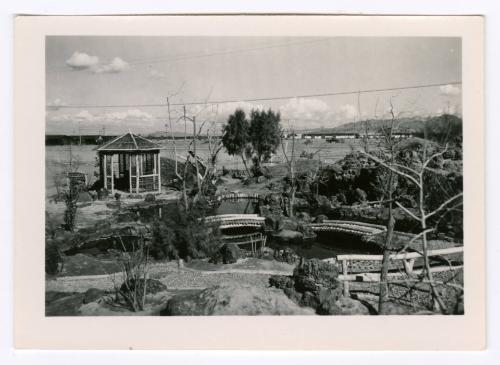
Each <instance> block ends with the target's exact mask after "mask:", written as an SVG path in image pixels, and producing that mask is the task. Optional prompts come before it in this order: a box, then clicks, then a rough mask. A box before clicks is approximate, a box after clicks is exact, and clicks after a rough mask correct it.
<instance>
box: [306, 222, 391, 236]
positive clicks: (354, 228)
mask: <svg viewBox="0 0 500 365" xmlns="http://www.w3.org/2000/svg"><path fill="white" fill-rule="evenodd" d="M309 227H310V228H311V229H312V230H313V231H314V232H338V233H348V234H352V235H356V236H365V235H374V234H378V233H382V232H385V230H386V227H384V226H382V225H379V224H371V223H363V222H356V221H341V220H324V221H323V222H322V223H311V224H309Z"/></svg>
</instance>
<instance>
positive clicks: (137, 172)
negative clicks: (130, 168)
mask: <svg viewBox="0 0 500 365" xmlns="http://www.w3.org/2000/svg"><path fill="white" fill-rule="evenodd" d="M135 192H136V193H137V194H139V155H138V154H136V155H135Z"/></svg>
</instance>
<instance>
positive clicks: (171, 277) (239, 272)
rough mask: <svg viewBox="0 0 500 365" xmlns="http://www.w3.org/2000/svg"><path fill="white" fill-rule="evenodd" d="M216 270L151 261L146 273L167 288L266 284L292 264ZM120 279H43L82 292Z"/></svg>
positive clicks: (49, 284)
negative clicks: (226, 284)
mask: <svg viewBox="0 0 500 365" xmlns="http://www.w3.org/2000/svg"><path fill="white" fill-rule="evenodd" d="M225 266H226V267H227V268H222V269H218V270H196V269H192V268H179V267H178V266H177V264H176V263H173V262H168V263H161V264H155V265H152V267H151V268H150V271H149V277H150V278H152V279H157V280H159V281H161V282H162V283H163V284H165V285H167V288H168V289H169V290H178V289H204V288H208V287H210V286H213V285H217V284H221V283H227V282H238V283H246V284H251V285H253V286H259V287H268V286H269V277H270V276H271V275H291V273H292V270H293V267H292V266H290V267H288V266H281V267H273V268H272V269H271V268H268V267H264V268H262V267H261V268H259V267H255V268H253V267H249V266H248V265H241V264H240V265H237V264H235V265H225ZM123 281H124V279H123V274H121V273H117V274H111V275H92V276H66V277H59V278H56V279H54V280H47V281H46V283H45V290H46V291H59V292H85V291H87V290H88V289H90V288H97V289H101V290H106V291H111V290H113V289H114V287H115V285H114V283H116V285H121V283H122V282H123Z"/></svg>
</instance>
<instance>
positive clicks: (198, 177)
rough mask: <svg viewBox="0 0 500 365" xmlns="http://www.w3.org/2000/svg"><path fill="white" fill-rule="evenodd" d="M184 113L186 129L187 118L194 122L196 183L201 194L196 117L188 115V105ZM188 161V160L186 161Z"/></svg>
mask: <svg viewBox="0 0 500 365" xmlns="http://www.w3.org/2000/svg"><path fill="white" fill-rule="evenodd" d="M183 114H184V130H185V128H186V120H190V121H191V122H193V153H194V166H195V169H196V185H197V187H198V194H201V182H200V170H199V167H198V155H197V154H196V137H197V135H196V117H194V116H193V117H192V118H189V117H188V116H186V106H184V108H183ZM186 162H187V161H186Z"/></svg>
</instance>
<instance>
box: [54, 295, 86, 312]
mask: <svg viewBox="0 0 500 365" xmlns="http://www.w3.org/2000/svg"><path fill="white" fill-rule="evenodd" d="M83 298H84V294H83V293H77V294H72V295H67V296H64V297H62V298H59V299H57V300H54V301H52V302H49V303H46V304H45V315H46V316H75V315H78V314H79V312H80V307H81V306H82V304H83Z"/></svg>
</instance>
